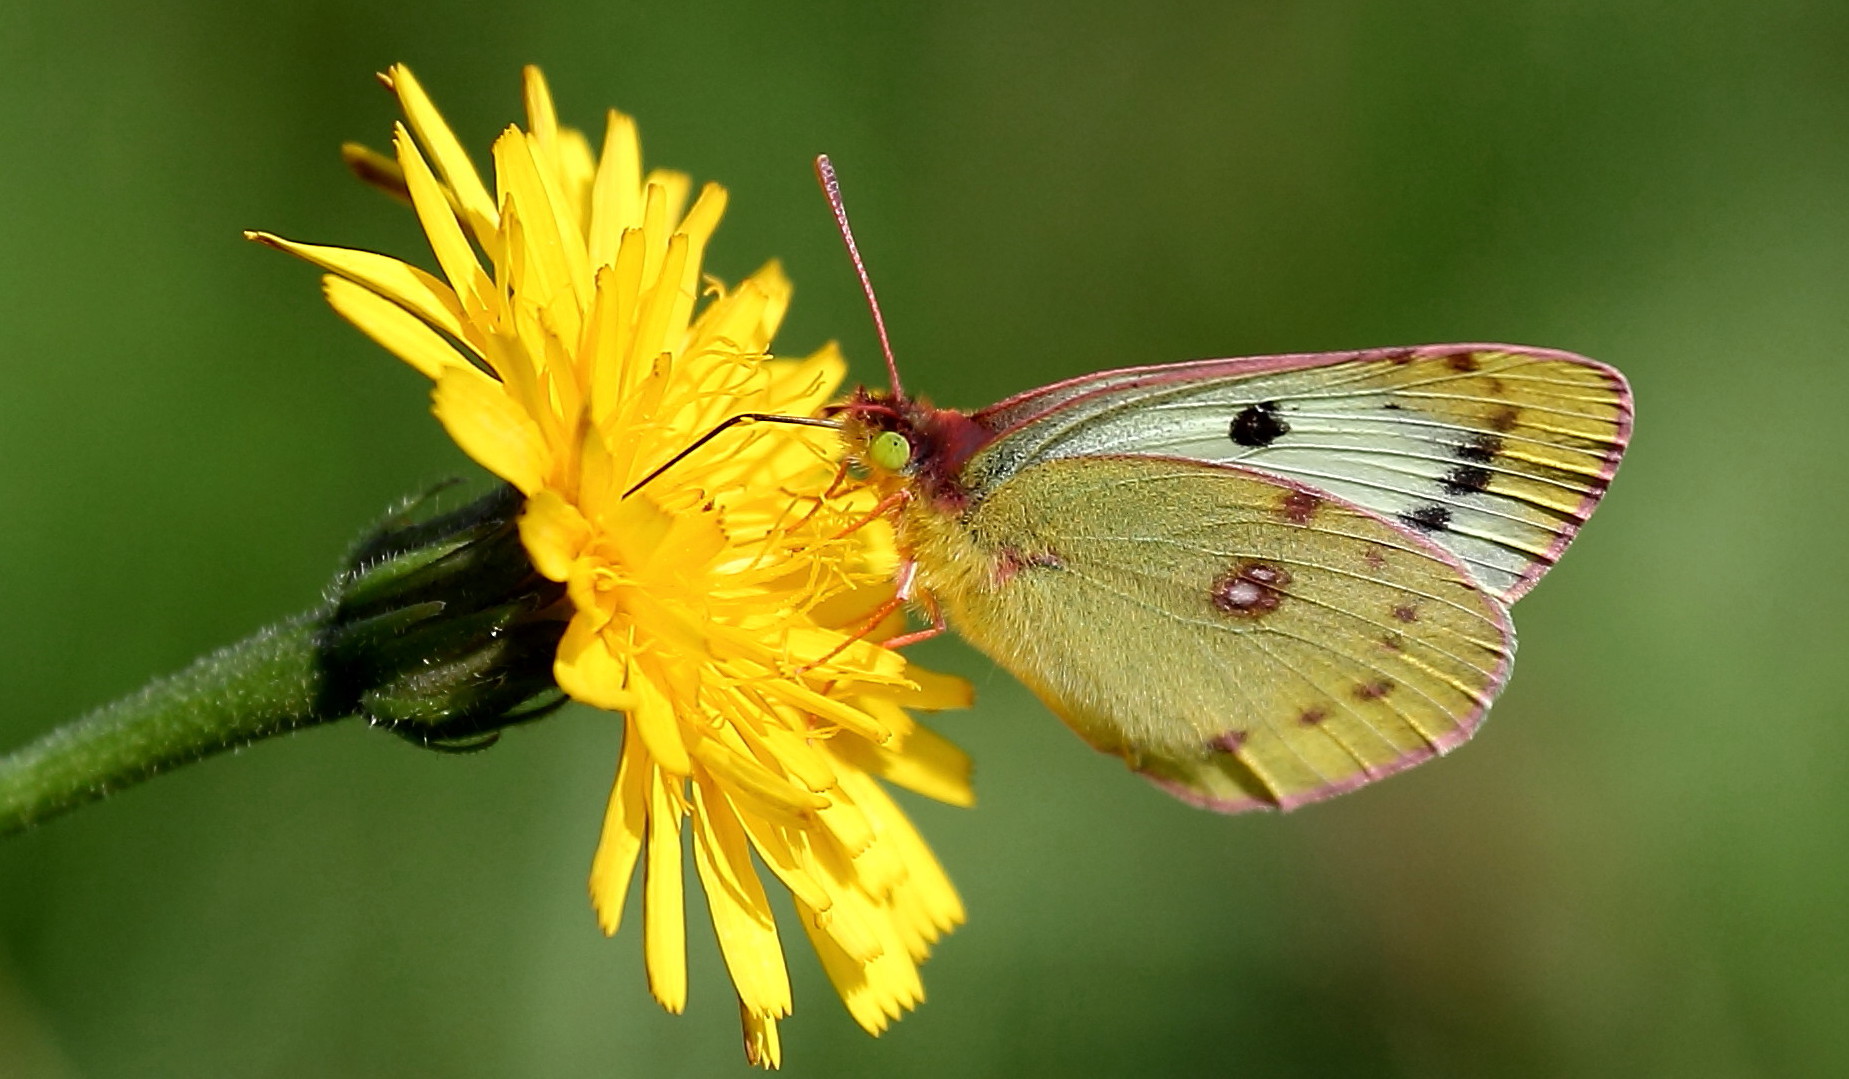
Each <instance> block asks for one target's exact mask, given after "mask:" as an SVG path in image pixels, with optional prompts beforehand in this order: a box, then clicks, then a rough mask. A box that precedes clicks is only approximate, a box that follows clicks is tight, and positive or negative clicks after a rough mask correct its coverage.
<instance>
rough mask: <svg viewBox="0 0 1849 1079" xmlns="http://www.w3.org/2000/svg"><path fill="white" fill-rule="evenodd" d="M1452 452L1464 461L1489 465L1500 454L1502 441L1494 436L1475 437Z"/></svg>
mask: <svg viewBox="0 0 1849 1079" xmlns="http://www.w3.org/2000/svg"><path fill="white" fill-rule="evenodd" d="M1453 452H1455V453H1456V454H1457V455H1458V456H1459V457H1461V458H1463V459H1464V460H1466V461H1476V462H1477V463H1479V464H1489V463H1490V462H1491V461H1493V460H1495V459H1496V455H1497V454H1499V453H1501V452H1502V439H1501V438H1500V437H1498V436H1496V435H1476V436H1474V437H1472V438H1471V440H1470V441H1469V442H1466V443H1464V444H1463V445H1461V446H1459V447H1457V449H1456V450H1454V451H1453Z"/></svg>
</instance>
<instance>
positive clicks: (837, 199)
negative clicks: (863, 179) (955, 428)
mask: <svg viewBox="0 0 1849 1079" xmlns="http://www.w3.org/2000/svg"><path fill="white" fill-rule="evenodd" d="M815 178H816V179H818V180H820V181H821V182H822V194H823V195H825V196H827V198H828V208H829V209H831V210H833V211H834V212H835V227H836V228H838V229H840V230H841V242H842V243H844V244H846V245H847V257H848V258H849V259H851V260H852V261H853V263H854V272H855V273H856V274H858V275H859V276H860V290H861V291H862V292H864V293H866V294H867V307H868V308H869V309H870V310H871V311H872V312H873V329H874V330H875V331H876V332H877V333H878V334H879V336H880V351H881V352H884V353H885V354H886V377H887V379H888V380H890V381H891V383H892V396H893V397H894V398H895V399H898V400H903V399H904V397H905V393H904V391H903V390H901V389H900V388H899V364H898V361H897V360H894V359H893V357H892V342H891V341H888V340H887V339H886V316H884V315H882V314H880V301H879V298H878V297H876V296H874V295H873V279H872V278H871V277H868V276H867V264H866V263H865V262H864V261H862V260H861V257H860V248H859V247H858V246H856V245H855V243H854V230H853V229H852V228H851V227H849V225H848V223H847V207H846V206H845V205H843V204H842V202H841V181H840V180H838V179H836V178H835V166H834V163H833V162H831V161H829V160H828V155H827V154H819V155H817V157H816V159H815Z"/></svg>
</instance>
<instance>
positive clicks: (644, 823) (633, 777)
mask: <svg viewBox="0 0 1849 1079" xmlns="http://www.w3.org/2000/svg"><path fill="white" fill-rule="evenodd" d="M635 737H636V735H635V725H634V724H633V723H629V724H626V729H625V732H624V734H623V748H624V753H623V755H622V760H621V763H620V764H619V765H618V766H617V770H616V784H615V786H613V787H612V788H611V790H610V802H609V805H608V806H607V807H606V808H605V810H604V818H603V832H602V834H600V835H599V836H598V837H597V853H596V854H595V855H594V856H592V858H591V881H590V884H591V906H592V907H593V908H594V909H595V910H596V911H597V924H598V925H599V926H600V927H602V929H603V931H604V935H605V936H613V935H615V933H616V931H617V929H618V928H619V927H621V925H622V924H623V903H624V900H625V899H626V898H627V896H628V893H629V878H630V876H631V875H632V874H633V873H634V872H635V868H636V856H637V855H638V854H640V853H641V851H642V837H643V836H644V835H646V834H647V828H648V784H647V780H648V773H649V768H648V765H647V762H646V759H645V758H644V757H643V756H642V754H640V753H631V752H628V749H629V747H630V746H632V745H634V744H635V741H634V740H635Z"/></svg>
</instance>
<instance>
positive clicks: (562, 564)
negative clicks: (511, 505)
mask: <svg viewBox="0 0 1849 1079" xmlns="http://www.w3.org/2000/svg"><path fill="white" fill-rule="evenodd" d="M520 541H521V542H522V543H523V544H525V545H526V551H527V554H528V555H530V556H532V559H533V568H534V569H537V570H538V571H539V572H540V573H541V574H543V575H544V576H545V577H546V578H547V579H548V580H553V581H563V580H565V579H566V578H567V577H569V576H570V575H571V565H572V563H573V562H575V561H577V558H578V556H579V555H580V554H582V553H583V552H584V547H585V545H586V544H588V543H589V542H590V541H591V525H590V522H589V521H586V520H585V519H584V515H583V514H582V513H579V512H578V507H576V506H574V505H572V504H571V503H570V502H567V501H565V496H563V495H561V494H559V493H558V492H557V491H554V490H552V489H551V488H547V489H545V490H542V491H538V492H536V493H535V494H533V496H532V497H530V498H528V499H527V500H526V509H525V510H523V511H522V512H521V514H520Z"/></svg>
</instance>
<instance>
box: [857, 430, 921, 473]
mask: <svg viewBox="0 0 1849 1079" xmlns="http://www.w3.org/2000/svg"><path fill="white" fill-rule="evenodd" d="M867 456H868V457H871V458H872V459H873V463H874V464H875V465H878V466H879V467H881V468H883V469H885V470H886V471H888V472H897V471H899V470H900V469H902V468H904V467H905V466H906V465H908V464H910V463H911V460H912V444H911V443H910V442H908V441H906V438H905V436H904V435H902V434H900V433H899V432H897V431H881V432H880V435H879V437H878V438H876V439H874V440H873V444H872V445H871V446H868V447H867Z"/></svg>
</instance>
